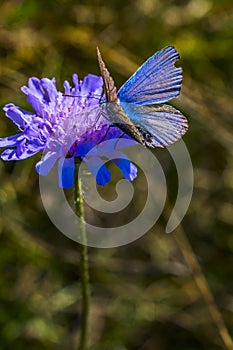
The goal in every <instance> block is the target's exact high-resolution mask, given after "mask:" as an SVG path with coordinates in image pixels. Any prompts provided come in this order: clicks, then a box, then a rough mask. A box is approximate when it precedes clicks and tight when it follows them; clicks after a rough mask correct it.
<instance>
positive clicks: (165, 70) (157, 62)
mask: <svg viewBox="0 0 233 350" xmlns="http://www.w3.org/2000/svg"><path fill="white" fill-rule="evenodd" d="M179 58H180V56H179V54H178V52H177V51H176V49H175V48H174V47H173V46H167V47H165V48H164V49H162V50H160V51H158V52H157V53H155V54H154V55H153V56H152V57H150V58H149V59H148V60H147V61H146V62H145V63H144V64H143V65H142V66H141V67H140V68H139V69H138V70H137V71H136V72H135V73H134V74H133V75H132V76H131V77H130V78H129V79H128V80H127V81H126V82H125V84H124V85H123V86H122V87H121V88H120V89H119V91H118V98H119V100H120V101H122V102H128V103H135V104H138V105H141V106H145V105H151V104H156V103H164V102H167V101H169V100H171V99H172V98H175V97H177V96H178V95H179V93H180V89H181V84H182V68H180V67H179V68H177V67H175V62H176V61H177V60H178V59H179Z"/></svg>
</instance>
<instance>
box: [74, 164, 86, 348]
mask: <svg viewBox="0 0 233 350" xmlns="http://www.w3.org/2000/svg"><path fill="white" fill-rule="evenodd" d="M78 169H79V165H78V164H77V165H76V167H75V185H74V203H75V211H76V215H77V216H78V217H79V233H78V234H79V236H80V241H81V244H80V245H79V247H80V280H81V294H82V315H81V331H80V332H81V333H80V342H79V347H78V350H86V349H87V342H88V323H89V309H90V286H89V271H88V252H87V236H86V228H85V221H84V208H83V198H82V183H81V179H79V178H78Z"/></svg>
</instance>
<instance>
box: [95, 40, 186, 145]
mask: <svg viewBox="0 0 233 350" xmlns="http://www.w3.org/2000/svg"><path fill="white" fill-rule="evenodd" d="M97 58H98V63H99V67H100V73H101V76H102V78H103V82H104V90H105V96H106V102H107V103H106V104H105V106H104V109H105V112H106V113H107V115H108V117H109V119H110V120H111V121H112V122H113V124H115V125H118V126H119V127H120V128H121V129H122V130H123V131H124V132H125V133H126V134H128V135H129V136H131V137H133V138H134V139H135V140H137V141H138V142H139V143H141V144H143V145H145V146H147V147H165V146H168V145H169V144H171V143H173V142H175V141H177V140H178V139H180V138H181V137H182V136H183V135H184V134H185V133H186V131H187V129H188V122H187V119H186V118H185V117H184V116H183V115H182V113H181V112H180V111H178V110H177V109H175V108H174V107H172V106H170V105H166V104H163V103H164V102H167V101H169V100H171V99H172V98H175V97H177V96H178V95H179V93H180V89H181V84H182V68H180V67H179V68H178V67H175V62H176V61H177V60H178V59H179V58H180V57H179V54H178V52H177V51H176V49H175V48H174V47H172V46H167V47H165V48H164V49H162V50H160V51H158V52H157V53H155V54H154V55H153V56H152V57H150V58H149V59H148V60H147V61H146V62H145V63H144V64H143V65H142V66H141V67H140V68H139V69H138V70H137V71H136V72H135V73H134V74H133V75H132V76H131V77H130V78H129V79H128V80H127V81H126V82H125V84H124V85H123V86H122V87H121V88H120V89H119V90H118V91H117V89H116V87H115V84H114V81H113V79H112V77H111V76H110V74H109V71H108V70H107V68H106V65H105V64H104V62H103V59H102V57H101V54H100V51H99V49H98V48H97ZM109 102H112V103H109Z"/></svg>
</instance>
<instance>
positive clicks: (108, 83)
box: [96, 47, 118, 102]
mask: <svg viewBox="0 0 233 350" xmlns="http://www.w3.org/2000/svg"><path fill="white" fill-rule="evenodd" d="M96 52H97V59H98V64H99V69H100V74H101V76H102V79H103V82H104V90H105V94H106V98H107V102H117V100H118V97H117V89H116V87H115V83H114V80H113V78H112V77H111V75H110V73H109V71H108V69H107V67H106V65H105V63H104V61H103V59H102V56H101V53H100V50H99V48H98V47H96Z"/></svg>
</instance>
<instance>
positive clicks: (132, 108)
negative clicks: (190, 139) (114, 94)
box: [121, 103, 188, 148]
mask: <svg viewBox="0 0 233 350" xmlns="http://www.w3.org/2000/svg"><path fill="white" fill-rule="evenodd" d="M121 107H122V108H123V110H124V111H125V113H126V114H127V115H128V116H129V117H130V119H131V120H132V121H133V122H134V125H135V126H136V128H137V129H138V130H139V131H140V133H141V134H142V135H143V137H144V140H145V144H146V146H147V147H152V148H153V147H166V146H168V145H170V144H172V143H174V142H175V141H177V140H179V139H180V138H181V137H182V136H183V135H184V134H185V133H186V131H187V130H188V121H187V119H186V118H185V116H184V115H183V114H182V113H181V112H180V111H178V110H177V109H175V108H174V107H172V106H170V105H153V106H137V105H135V104H129V103H121Z"/></svg>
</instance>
